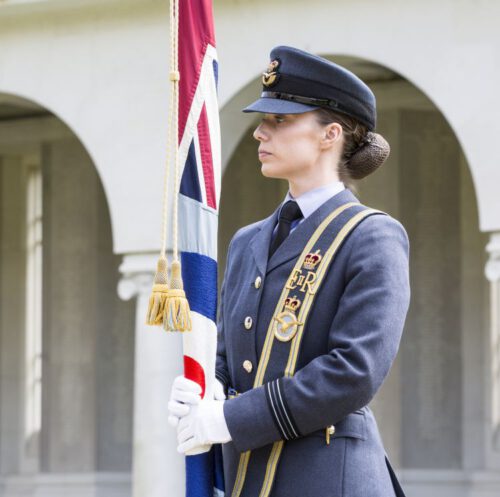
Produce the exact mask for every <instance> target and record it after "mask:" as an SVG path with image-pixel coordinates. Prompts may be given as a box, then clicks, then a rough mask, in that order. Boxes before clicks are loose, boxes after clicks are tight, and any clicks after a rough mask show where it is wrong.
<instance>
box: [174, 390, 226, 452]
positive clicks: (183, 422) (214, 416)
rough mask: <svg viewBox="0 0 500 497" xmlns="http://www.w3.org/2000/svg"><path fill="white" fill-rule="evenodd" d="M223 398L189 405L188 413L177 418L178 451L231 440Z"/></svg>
mask: <svg viewBox="0 0 500 497" xmlns="http://www.w3.org/2000/svg"><path fill="white" fill-rule="evenodd" d="M224 402H225V401H224V400H211V399H206V400H202V401H201V402H198V403H197V404H195V405H193V406H191V409H190V412H189V414H187V415H186V416H183V417H181V418H180V420H179V425H178V427H177V442H178V443H179V445H178V447H177V451H178V452H181V453H182V452H187V451H190V450H192V449H194V448H196V447H199V446H203V445H209V444H214V443H226V442H229V441H231V440H232V438H231V435H230V433H229V430H228V427H227V424H226V420H225V418H224Z"/></svg>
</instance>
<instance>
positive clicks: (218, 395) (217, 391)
mask: <svg viewBox="0 0 500 497" xmlns="http://www.w3.org/2000/svg"><path fill="white" fill-rule="evenodd" d="M214 399H215V400H226V394H225V393H224V385H223V384H222V383H221V382H220V381H219V380H217V379H216V380H215V384H214Z"/></svg>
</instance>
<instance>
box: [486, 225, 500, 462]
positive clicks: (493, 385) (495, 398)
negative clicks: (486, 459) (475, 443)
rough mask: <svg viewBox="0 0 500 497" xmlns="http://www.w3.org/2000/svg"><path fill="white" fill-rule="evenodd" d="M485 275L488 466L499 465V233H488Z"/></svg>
mask: <svg viewBox="0 0 500 497" xmlns="http://www.w3.org/2000/svg"><path fill="white" fill-rule="evenodd" d="M486 252H487V253H488V254H489V259H488V262H487V263H486V267H485V275H486V278H487V279H488V281H489V282H490V342H489V344H488V345H489V347H488V348H489V351H490V360H489V364H488V370H489V377H488V378H487V380H488V386H489V392H490V395H489V399H490V409H489V416H488V418H489V421H490V423H488V424H489V426H490V428H491V431H490V434H489V435H490V436H491V437H492V439H491V440H492V444H491V449H492V453H491V454H490V466H495V467H499V466H500V232H495V233H491V235H490V241H489V243H488V245H486Z"/></svg>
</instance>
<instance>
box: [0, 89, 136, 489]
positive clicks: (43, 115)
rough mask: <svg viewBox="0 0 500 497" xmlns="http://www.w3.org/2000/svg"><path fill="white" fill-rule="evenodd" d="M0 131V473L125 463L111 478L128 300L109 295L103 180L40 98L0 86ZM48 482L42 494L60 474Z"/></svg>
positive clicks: (114, 265)
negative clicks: (32, 415) (32, 412)
mask: <svg viewBox="0 0 500 497" xmlns="http://www.w3.org/2000/svg"><path fill="white" fill-rule="evenodd" d="M0 129H1V132H0V178H1V180H0V185H1V187H0V204H1V206H2V208H1V209H0V219H1V221H0V252H1V255H2V256H1V257H0V261H1V265H2V268H1V269H0V281H1V287H2V288H3V290H4V291H3V292H2V293H1V296H0V307H1V308H2V309H3V310H6V311H7V313H4V312H2V314H3V318H2V320H1V322H0V342H1V346H0V349H1V350H2V353H3V354H2V357H1V358H0V376H1V377H2V378H3V380H4V381H2V383H1V385H2V387H3V388H2V387H0V397H1V401H0V409H3V410H4V412H3V413H2V414H3V415H2V416H0V417H2V418H3V419H7V420H10V421H9V422H6V423H3V424H2V426H1V427H0V430H3V431H4V433H2V436H0V441H1V444H2V445H3V447H0V454H1V455H2V456H1V457H0V480H2V476H3V477H4V478H5V481H6V482H7V483H6V485H8V484H10V483H9V481H8V479H9V478H10V476H6V475H7V474H8V475H17V474H23V473H26V472H28V473H30V474H32V475H33V476H34V477H35V476H36V473H37V472H39V471H40V472H42V471H43V472H46V473H52V474H61V473H67V472H72V473H75V474H79V473H80V474H81V473H86V474H89V473H90V474H92V473H98V472H104V471H105V472H111V473H113V472H124V473H123V477H121V478H118V480H116V479H115V480H116V482H115V483H117V484H118V485H119V486H121V485H123V481H125V482H126V480H127V478H128V476H127V474H126V472H128V471H130V465H131V455H132V450H131V431H132V429H131V424H132V397H133V391H132V387H131V385H132V384H133V336H134V335H133V322H134V305H133V302H123V301H121V300H119V298H118V296H117V294H116V286H117V283H118V280H119V271H118V266H119V264H120V263H121V258H120V257H119V256H118V255H115V254H114V253H113V238H112V229H111V216H110V211H109V204H108V201H107V198H106V194H105V191H104V188H103V185H102V182H101V177H100V175H99V173H98V171H97V169H96V167H95V164H94V162H93V160H92V157H91V156H90V154H89V153H88V151H87V149H86V147H85V145H84V144H83V143H82V142H81V140H80V139H79V137H78V136H76V135H75V133H74V132H73V130H72V129H70V127H69V126H67V125H66V124H65V123H64V122H63V121H62V120H61V119H60V118H59V117H58V116H56V115H55V114H54V113H53V112H52V111H51V110H49V109H47V108H45V107H43V106H42V105H40V104H39V103H36V102H34V101H32V100H28V99H25V98H21V97H19V96H18V95H12V94H5V93H0ZM32 178H35V179H34V180H32ZM33 228H35V229H33ZM12 264H13V266H12ZM33 268H35V269H33ZM6 289H8V291H6ZM6 314H7V317H6ZM37 340H38V341H41V343H40V344H38V345H36V344H35V342H36V341H37ZM32 347H35V349H34V350H33V349H32ZM27 358H29V360H27ZM2 359H3V360H2ZM8 359H9V360H8ZM31 362H33V363H35V362H36V364H38V366H37V367H36V370H37V372H36V373H34V372H32V371H31V368H30V367H29V366H27V365H26V364H29V363H31ZM40 366H41V376H40V373H39V371H40ZM37 375H38V376H37ZM31 376H33V377H32V378H31ZM30 378H31V379H30ZM27 379H28V380H29V381H27ZM9 382H10V385H9ZM36 382H38V383H41V385H40V386H39V387H37V386H35V383H36ZM31 383H33V385H34V386H33V387H31V386H29V385H31ZM6 385H7V386H10V387H9V388H6V387H5V386H6ZM37 388H39V389H40V391H41V394H40V393H34V392H35V389H37ZM40 397H41V398H40ZM37 398H38V400H36V399H37ZM33 399H35V400H33ZM37 402H38V403H39V404H40V405H38V406H37V407H36V409H37V410H38V411H39V412H38V415H37V416H38V419H34V420H32V421H29V416H27V415H26V410H27V406H31V405H32V404H36V403H37ZM117 420H118V421H117ZM6 433H8V434H9V435H8V436H5V434H6ZM105 479H106V478H105ZM122 480H123V481H122ZM2 483H3V482H2ZM33 484H34V485H35V483H33ZM49 484H50V488H51V489H52V490H50V489H49V488H48V487H47V488H45V487H44V483H43V482H42V483H40V484H39V485H40V488H38V487H37V491H39V492H40V495H46V494H45V493H43V492H49V493H50V491H54V489H55V488H57V487H58V485H61V486H64V485H65V484H67V482H65V481H64V479H61V480H60V481H59V480H58V477H54V479H53V480H52V481H50V483H47V485H49ZM77 484H81V482H78V483H77ZM87 484H88V485H89V489H90V488H91V487H92V488H93V486H94V485H95V482H93V481H92V478H89V479H88V483H87ZM105 484H106V485H107V484H109V482H106V483H105ZM111 484H112V485H113V484H114V483H111ZM36 485H38V483H37V484H36ZM0 486H1V485H0ZM6 495H10V494H6Z"/></svg>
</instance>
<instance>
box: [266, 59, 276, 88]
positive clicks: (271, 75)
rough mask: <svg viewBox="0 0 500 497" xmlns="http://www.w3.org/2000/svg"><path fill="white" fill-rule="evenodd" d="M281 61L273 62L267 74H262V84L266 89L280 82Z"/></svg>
mask: <svg viewBox="0 0 500 497" xmlns="http://www.w3.org/2000/svg"><path fill="white" fill-rule="evenodd" d="M279 64H280V62H279V60H273V61H271V62H270V63H269V65H268V66H267V70H266V72H263V73H262V84H263V85H264V86H266V87H269V86H273V85H274V84H276V83H277V82H278V77H279V75H278V71H277V69H278V66H279Z"/></svg>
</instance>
